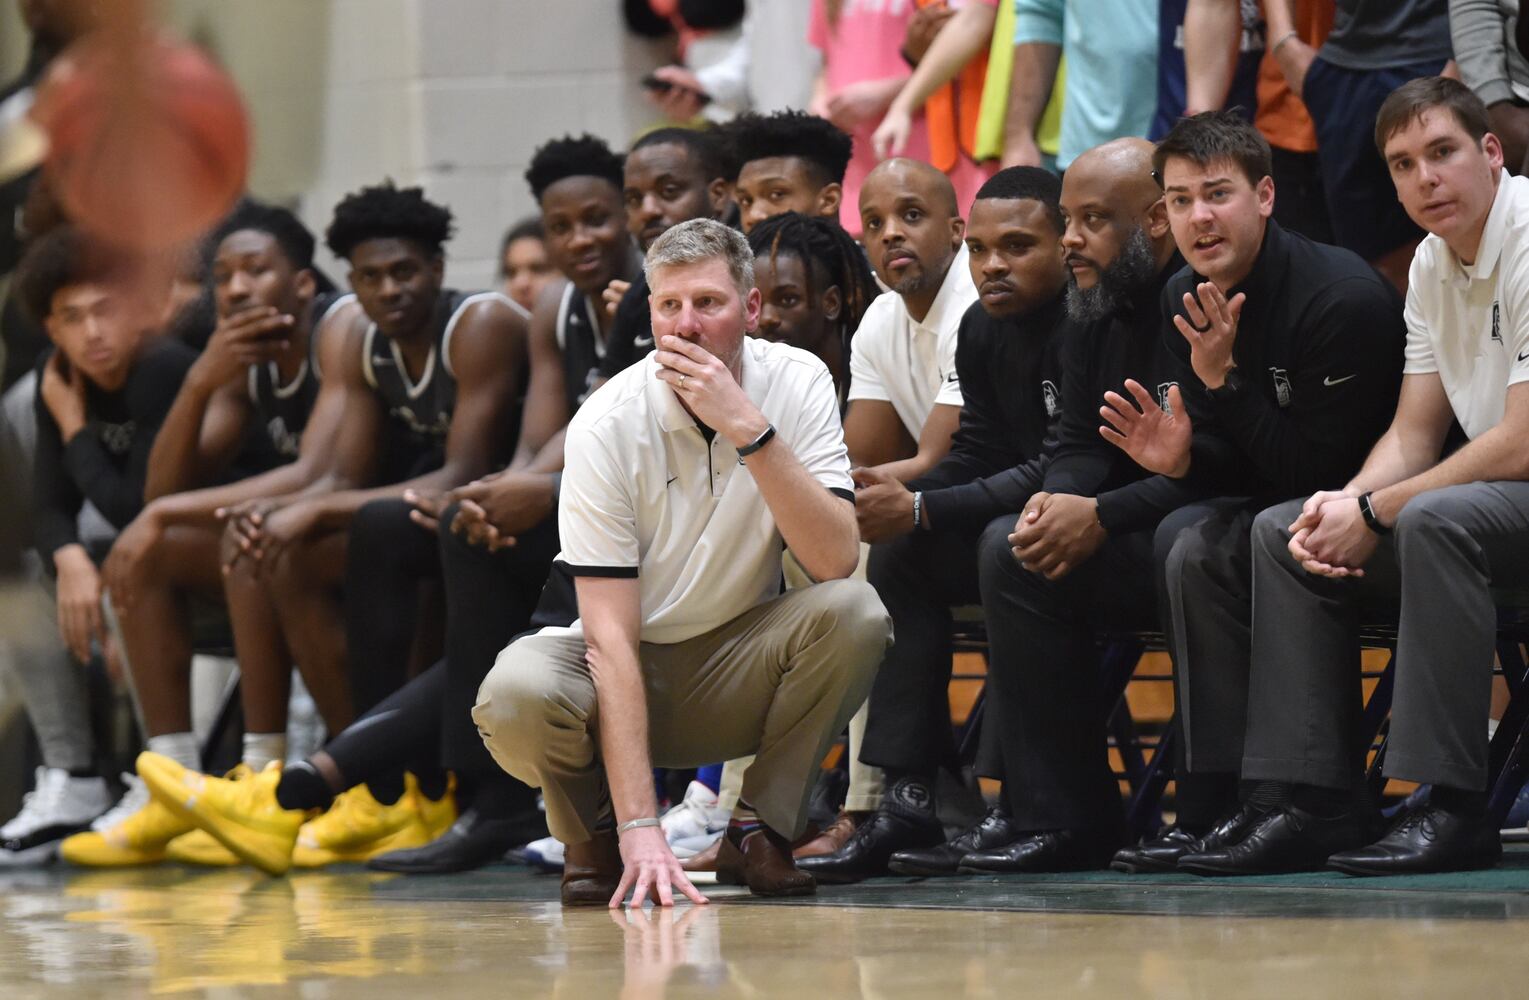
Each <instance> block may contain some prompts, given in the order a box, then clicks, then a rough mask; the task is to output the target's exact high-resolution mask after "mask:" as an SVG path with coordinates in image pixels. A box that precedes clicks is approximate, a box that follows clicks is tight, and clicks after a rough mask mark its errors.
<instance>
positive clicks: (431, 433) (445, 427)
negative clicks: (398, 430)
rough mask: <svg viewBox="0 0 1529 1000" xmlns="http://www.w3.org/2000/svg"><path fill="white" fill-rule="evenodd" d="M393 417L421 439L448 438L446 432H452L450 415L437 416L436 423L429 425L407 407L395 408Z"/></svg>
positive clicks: (439, 414) (441, 414)
mask: <svg viewBox="0 0 1529 1000" xmlns="http://www.w3.org/2000/svg"><path fill="white" fill-rule="evenodd" d="M393 416H394V417H396V418H397V419H399V420H402V421H403V422H404V425H405V426H407V427H408V428H409V430H411V431H413V432H414V433H415V434H418V435H420V436H421V437H430V438H443V437H445V436H446V432H447V431H449V430H451V415H450V414H449V413H438V414H436V416H435V422H434V423H429V424H427V423H425V422H424V421H423V420H421V419H419V415H418V414H416V413H415V412H414V411H413V410H412V409H411V408H409V407H407V406H398V407H394V409H393Z"/></svg>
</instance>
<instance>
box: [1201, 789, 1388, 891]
mask: <svg viewBox="0 0 1529 1000" xmlns="http://www.w3.org/2000/svg"><path fill="white" fill-rule="evenodd" d="M1365 827H1366V823H1365V820H1364V817H1363V816H1362V815H1361V814H1360V813H1358V812H1346V813H1343V814H1342V815H1339V816H1332V817H1325V816H1317V815H1315V814H1313V813H1309V812H1307V811H1306V810H1304V809H1300V808H1297V807H1296V806H1285V807H1284V808H1281V809H1276V810H1274V811H1273V812H1270V813H1265V814H1264V815H1263V816H1262V817H1260V818H1259V819H1258V821H1257V822H1256V823H1254V824H1253V826H1252V827H1251V828H1250V829H1249V830H1248V831H1247V833H1246V834H1245V835H1244V836H1243V837H1242V839H1241V840H1238V841H1236V842H1235V843H1229V844H1226V845H1224V846H1222V847H1220V848H1218V849H1217V850H1213V851H1202V852H1197V853H1194V854H1186V855H1184V856H1183V857H1182V858H1180V859H1179V867H1178V870H1179V871H1181V872H1192V873H1194V874H1196V875H1278V874H1283V873H1286V872H1311V871H1319V870H1320V869H1321V868H1322V867H1323V866H1324V865H1326V864H1327V859H1328V858H1329V857H1331V856H1332V855H1334V854H1336V853H1337V852H1339V851H1347V850H1349V849H1351V848H1354V847H1358V846H1359V845H1361V844H1363V843H1364V841H1365Z"/></svg>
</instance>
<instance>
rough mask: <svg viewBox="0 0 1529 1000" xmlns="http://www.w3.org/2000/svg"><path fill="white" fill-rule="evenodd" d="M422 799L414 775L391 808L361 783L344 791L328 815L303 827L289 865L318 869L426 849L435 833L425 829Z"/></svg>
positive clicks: (407, 775) (406, 775)
mask: <svg viewBox="0 0 1529 1000" xmlns="http://www.w3.org/2000/svg"><path fill="white" fill-rule="evenodd" d="M420 798H421V796H420V794H419V782H417V781H416V780H415V778H414V775H412V774H405V775H404V792H403V794H402V795H400V796H399V797H398V801H397V802H395V803H393V804H392V805H390V806H385V805H383V804H382V803H381V802H378V801H377V800H376V799H375V798H373V797H372V793H371V790H370V789H368V788H367V787H366V785H364V784H362V785H357V786H355V787H354V788H351V789H349V790H347V791H345V792H342V793H341V794H340V795H339V796H338V797H336V799H335V800H334V805H332V806H330V807H329V811H328V812H326V813H324V814H323V815H322V816H319V817H317V818H316V819H312V820H309V821H308V822H307V823H305V824H304V825H303V828H302V830H301V832H299V833H298V835H297V847H296V849H295V850H293V852H292V864H294V865H296V866H297V867H298V868H322V867H324V866H325V865H332V864H337V863H339V862H342V861H365V860H366V859H368V858H371V857H374V856H376V855H378V854H386V853H387V852H389V851H402V850H407V849H408V848H411V847H422V846H424V845H425V844H428V843H429V842H430V841H431V839H433V837H434V834H432V832H431V831H430V829H429V828H428V827H427V826H426V825H425V822H424V817H423V815H422V813H421V810H420V807H419V801H418V800H419V799H420ZM432 804H433V803H432ZM448 825H449V824H448Z"/></svg>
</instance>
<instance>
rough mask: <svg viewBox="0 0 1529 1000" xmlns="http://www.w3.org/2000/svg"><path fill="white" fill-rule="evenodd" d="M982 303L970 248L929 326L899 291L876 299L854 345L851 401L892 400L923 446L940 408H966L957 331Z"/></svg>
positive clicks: (949, 274)
mask: <svg viewBox="0 0 1529 1000" xmlns="http://www.w3.org/2000/svg"><path fill="white" fill-rule="evenodd" d="M976 301H977V286H976V285H975V284H973V283H972V275H971V269H970V267H969V265H968V264H967V251H966V245H965V244H964V243H963V244H962V245H961V249H960V250H959V251H957V252H956V256H955V259H954V260H952V261H951V262H950V270H948V271H946V272H945V280H944V281H942V282H940V291H939V294H938V295H936V296H935V299H934V304H933V305H932V306H930V307H929V312H928V314H927V315H925V316H924V319H923V322H918V321H917V320H915V319H914V318H913V317H912V316H910V315H909V314H908V307H907V305H905V304H904V303H903V299H902V296H901V295H898V294H897V293H896V292H882V293H881V294H880V295H878V296H876V299H875V301H873V302H872V303H871V305H870V307H869V308H867V309H866V311H865V316H863V317H862V318H861V320H860V328H859V329H858V330H856V331H855V336H854V339H853V340H852V341H851V342H850V360H849V374H850V380H849V401H850V402H852V403H853V402H854V401H855V400H857V399H882V400H886V401H887V402H889V403H891V404H892V408H893V409H894V410H896V411H897V416H898V418H899V419H901V420H902V422H903V426H904V427H906V428H907V429H908V434H909V435H910V436H911V437H912V438H913V440H915V441H917V440H918V437H919V434H920V432H922V431H923V429H924V423H925V422H926V421H927V420H928V419H929V412H930V411H931V410H933V409H934V408H935V405H936V404H945V405H948V406H960V405H961V380H960V378H959V377H958V376H957V375H956V331H957V330H958V329H959V328H960V326H961V317H962V316H963V315H964V314H965V313H966V310H967V307H968V306H970V305H971V304H972V303H973V302H976Z"/></svg>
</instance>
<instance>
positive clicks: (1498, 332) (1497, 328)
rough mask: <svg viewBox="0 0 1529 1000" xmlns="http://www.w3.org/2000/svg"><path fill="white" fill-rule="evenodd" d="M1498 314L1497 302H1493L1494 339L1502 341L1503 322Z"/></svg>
mask: <svg viewBox="0 0 1529 1000" xmlns="http://www.w3.org/2000/svg"><path fill="white" fill-rule="evenodd" d="M1500 319H1501V318H1500V316H1499V315H1498V310H1497V303H1496V302H1493V303H1492V339H1493V340H1495V341H1497V342H1498V343H1499V344H1500V343H1502V324H1501V322H1500Z"/></svg>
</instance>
